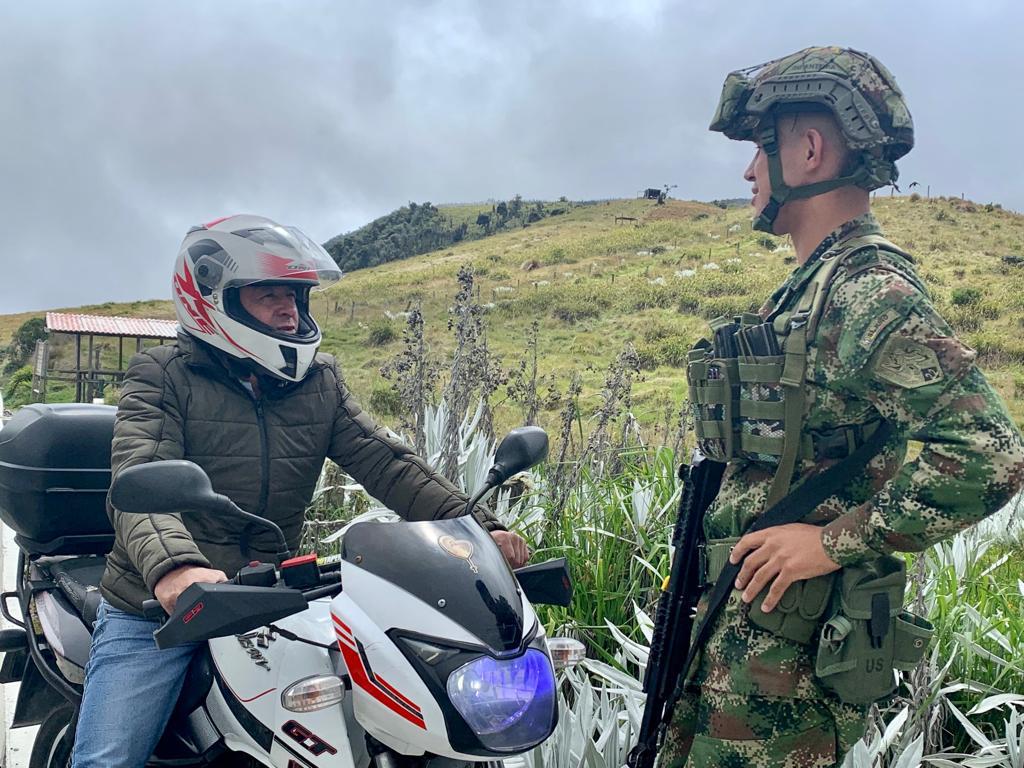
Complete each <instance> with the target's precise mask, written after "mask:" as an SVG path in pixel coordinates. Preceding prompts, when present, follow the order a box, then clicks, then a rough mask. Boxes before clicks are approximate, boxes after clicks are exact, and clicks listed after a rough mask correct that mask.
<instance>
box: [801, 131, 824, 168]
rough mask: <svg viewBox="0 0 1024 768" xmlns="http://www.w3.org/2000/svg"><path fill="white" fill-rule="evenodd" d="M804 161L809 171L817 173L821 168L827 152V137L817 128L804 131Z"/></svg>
mask: <svg viewBox="0 0 1024 768" xmlns="http://www.w3.org/2000/svg"><path fill="white" fill-rule="evenodd" d="M802 141H803V150H804V151H803V159H804V162H805V163H806V170H807V171H816V170H818V169H819V168H820V167H821V164H822V162H823V158H824V152H825V137H824V136H822V135H821V131H819V130H818V129H817V128H808V129H807V130H805V131H804V135H803V137H802Z"/></svg>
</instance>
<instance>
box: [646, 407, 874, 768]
mask: <svg viewBox="0 0 1024 768" xmlns="http://www.w3.org/2000/svg"><path fill="white" fill-rule="evenodd" d="M893 432H894V428H893V426H892V424H890V423H889V422H887V421H883V422H882V423H881V424H880V425H879V426H878V428H877V429H876V430H875V432H874V434H873V435H872V436H871V437H870V438H868V440H867V441H866V442H865V443H864V444H863V445H861V446H860V447H859V448H857V449H856V450H855V451H854V452H853V453H851V454H850V455H849V456H847V457H846V458H845V459H843V460H842V461H840V462H838V463H836V464H833V465H832V466H831V467H829V468H828V469H827V470H825V471H824V472H823V473H821V474H820V475H818V476H817V477H815V478H814V482H810V483H803V484H801V485H799V486H797V488H796V489H795V490H794V491H793V492H791V493H790V494H788V495H787V496H785V497H784V498H783V499H782V500H781V501H779V502H778V503H777V504H775V505H774V506H772V507H771V508H770V509H767V510H765V512H764V513H763V514H762V515H761V516H760V517H758V518H757V519H755V520H754V522H753V523H752V524H751V525H750V526H749V528H747V533H751V532H754V531H760V530H764V529H765V528H772V527H774V526H777V525H786V524H788V523H797V522H800V521H801V520H803V519H804V518H805V517H806V516H807V515H808V514H809V513H810V512H811V511H812V510H814V509H815V508H816V507H818V506H819V505H820V504H822V503H824V501H825V500H826V499H827V498H828V497H829V496H832V495H833V494H836V493H839V492H840V491H842V490H843V489H844V488H847V487H848V486H849V485H850V483H851V482H852V481H853V480H856V479H858V478H860V477H861V476H862V473H863V472H864V468H865V467H867V465H868V462H870V461H871V459H872V458H873V457H875V456H876V455H878V453H880V452H881V450H882V448H883V447H884V446H885V444H886V443H887V442H888V440H889V439H890V438H891V437H892V435H893ZM684 469H685V468H680V477H681V478H682V479H683V495H682V498H681V499H680V502H679V518H678V519H677V520H676V528H675V531H674V532H673V534H672V541H673V544H675V546H676V554H675V557H674V558H673V559H672V570H671V571H670V573H669V579H668V585H667V588H666V589H665V591H664V592H663V593H662V595H661V599H660V600H659V601H658V613H657V617H656V619H655V624H654V635H653V636H652V638H651V652H650V656H649V657H648V659H649V660H648V663H647V675H646V676H645V677H644V693H646V694H647V704H646V706H645V707H644V716H643V720H642V721H641V722H640V735H639V740H638V741H637V745H636V747H634V748H633V750H632V751H631V752H630V753H629V757H628V758H627V759H626V764H627V765H628V766H629V768H653V766H654V759H655V758H656V757H657V755H658V750H659V749H660V748H661V744H662V742H663V741H664V734H665V731H666V730H667V728H668V724H669V722H670V721H671V719H672V710H673V708H674V707H675V703H676V701H677V700H678V698H679V695H680V694H681V693H682V689H683V683H684V682H685V679H680V678H685V675H686V673H687V672H688V671H689V668H690V665H691V664H692V663H693V662H694V660H695V658H696V655H697V651H698V650H699V649H700V648H701V647H702V646H703V645H704V643H705V642H707V639H708V636H709V635H710V634H711V629H712V627H713V625H714V619H715V617H716V616H717V615H718V611H719V610H720V609H721V607H722V605H723V604H724V603H725V601H726V599H727V598H728V596H729V593H730V592H731V591H732V589H733V582H734V581H735V580H736V576H737V575H738V574H739V571H740V568H741V564H740V563H729V564H727V565H726V566H725V567H724V568H723V569H722V572H721V573H720V574H719V576H718V581H716V582H715V584H714V586H712V587H711V590H710V592H708V597H707V611H706V612H705V614H704V618H703V619H702V620H701V624H700V626H699V627H697V629H696V632H694V629H693V618H694V616H693V614H694V609H695V608H696V605H697V600H698V598H699V596H700V592H701V590H702V589H703V587H704V586H705V585H702V584H701V582H702V580H703V578H704V574H703V567H702V565H703V564H702V563H701V558H700V544H699V542H698V537H699V534H700V533H701V521H702V520H703V517H704V513H705V512H706V511H707V508H708V506H710V504H711V502H712V501H713V500H714V498H715V496H716V495H717V494H718V488H719V486H720V485H721V481H722V472H723V471H724V470H725V464H720V463H717V462H712V461H710V460H708V459H706V458H704V457H703V456H695V459H694V462H693V464H691V465H690V469H689V471H688V472H687V473H686V476H683V470H684ZM680 547H681V548H680ZM691 637H692V642H691Z"/></svg>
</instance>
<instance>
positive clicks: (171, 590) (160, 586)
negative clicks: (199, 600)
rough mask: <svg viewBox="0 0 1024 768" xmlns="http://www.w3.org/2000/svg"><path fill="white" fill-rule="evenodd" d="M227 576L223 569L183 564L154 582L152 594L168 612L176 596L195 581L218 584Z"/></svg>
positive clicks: (172, 606)
mask: <svg viewBox="0 0 1024 768" xmlns="http://www.w3.org/2000/svg"><path fill="white" fill-rule="evenodd" d="M227 580H228V577H227V574H226V573H224V571H218V570H215V569H213V568H203V567H201V566H198V565H183V566H182V567H181V568H175V569H174V570H173V571H170V572H168V573H166V574H164V576H163V578H161V579H160V581H158V582H157V583H156V587H155V588H154V589H153V596H154V597H155V598H156V599H157V600H159V601H160V605H161V606H163V609H164V610H165V611H166V612H167V613H168V615H169V614H170V613H171V612H172V611H173V610H174V605H175V603H177V602H178V596H179V595H180V594H181V593H182V592H184V591H185V590H186V589H188V588H189V586H191V585H192V584H195V583H196V582H202V583H204V584H218V583H220V582H222V581H227Z"/></svg>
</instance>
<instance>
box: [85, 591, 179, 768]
mask: <svg viewBox="0 0 1024 768" xmlns="http://www.w3.org/2000/svg"><path fill="white" fill-rule="evenodd" d="M159 626H160V624H159V622H156V621H150V620H149V619H144V618H142V617H141V616H135V615H134V614H131V613H125V612H124V611H119V610H118V609H117V608H114V607H113V606H112V605H110V604H109V603H108V602H107V601H106V600H103V601H102V602H101V603H100V607H99V610H98V611H97V618H96V627H95V629H94V630H93V633H92V650H91V651H90V653H89V662H88V664H86V667H85V692H84V695H83V698H82V707H81V710H80V711H79V713H78V728H77V731H76V733H75V748H74V752H73V753H72V758H71V765H72V767H73V768H142V766H144V765H145V764H146V760H148V759H149V757H150V755H151V754H153V750H154V749H155V748H156V745H157V742H158V741H160V736H161V735H162V734H163V732H164V726H166V725H167V721H168V719H170V717H171V713H172V712H173V711H174V705H175V703H176V702H177V700H178V694H179V693H180V692H181V686H182V682H183V680H184V678H185V672H186V670H187V669H188V665H189V662H190V661H191V660H192V656H193V654H194V653H195V652H196V649H197V648H198V647H199V646H198V644H196V643H192V644H189V645H187V646H179V647H175V648H167V649H165V650H160V649H158V648H157V647H156V643H155V642H153V631H154V630H156V629H157V628H158V627H159Z"/></svg>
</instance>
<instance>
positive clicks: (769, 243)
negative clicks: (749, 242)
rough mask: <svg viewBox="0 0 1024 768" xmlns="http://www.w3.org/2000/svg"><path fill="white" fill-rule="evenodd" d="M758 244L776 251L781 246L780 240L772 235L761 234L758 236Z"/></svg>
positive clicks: (767, 249)
mask: <svg viewBox="0 0 1024 768" xmlns="http://www.w3.org/2000/svg"><path fill="white" fill-rule="evenodd" d="M757 244H758V245H759V246H761V247H762V248H764V249H765V250H766V251H774V250H776V249H778V247H779V241H778V240H776V239H775V238H774V237H772V236H771V235H761V236H760V237H759V238H757Z"/></svg>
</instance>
